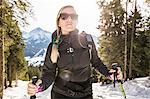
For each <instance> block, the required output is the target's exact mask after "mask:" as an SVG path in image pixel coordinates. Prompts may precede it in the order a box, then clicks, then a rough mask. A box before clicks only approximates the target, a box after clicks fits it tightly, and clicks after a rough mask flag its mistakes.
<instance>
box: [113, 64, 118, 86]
mask: <svg viewBox="0 0 150 99" xmlns="http://www.w3.org/2000/svg"><path fill="white" fill-rule="evenodd" d="M117 67H119V65H118V63H113V64H112V69H114V70H116V71H115V72H114V82H113V83H114V87H115V81H116V77H117V71H118V69H117Z"/></svg>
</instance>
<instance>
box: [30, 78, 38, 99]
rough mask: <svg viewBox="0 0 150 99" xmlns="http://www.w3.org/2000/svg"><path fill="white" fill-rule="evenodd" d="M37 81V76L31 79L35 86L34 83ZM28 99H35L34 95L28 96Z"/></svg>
mask: <svg viewBox="0 0 150 99" xmlns="http://www.w3.org/2000/svg"><path fill="white" fill-rule="evenodd" d="M37 81H38V77H37V76H33V77H32V84H34V85H36V82H37ZM30 99H36V95H33V96H30Z"/></svg>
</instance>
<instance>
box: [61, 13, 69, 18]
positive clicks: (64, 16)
mask: <svg viewBox="0 0 150 99" xmlns="http://www.w3.org/2000/svg"><path fill="white" fill-rule="evenodd" d="M68 17H69V15H68V14H65V13H62V14H60V18H61V19H62V20H67V19H68Z"/></svg>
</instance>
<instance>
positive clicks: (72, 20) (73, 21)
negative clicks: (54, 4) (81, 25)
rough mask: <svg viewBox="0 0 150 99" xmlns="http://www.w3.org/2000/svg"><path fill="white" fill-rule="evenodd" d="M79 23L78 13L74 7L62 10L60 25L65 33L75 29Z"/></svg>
mask: <svg viewBox="0 0 150 99" xmlns="http://www.w3.org/2000/svg"><path fill="white" fill-rule="evenodd" d="M77 23H78V15H77V14H76V11H75V10H74V9H73V8H71V7H68V8H65V9H63V10H62V11H61V13H60V18H59V22H58V26H59V27H60V28H61V31H62V34H63V35H65V34H68V33H69V32H71V31H73V30H75V28H76V25H77Z"/></svg>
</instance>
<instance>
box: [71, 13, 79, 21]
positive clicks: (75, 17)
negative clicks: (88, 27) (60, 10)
mask: <svg viewBox="0 0 150 99" xmlns="http://www.w3.org/2000/svg"><path fill="white" fill-rule="evenodd" d="M70 17H71V19H72V20H77V19H78V15H76V14H71V15H70Z"/></svg>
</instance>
